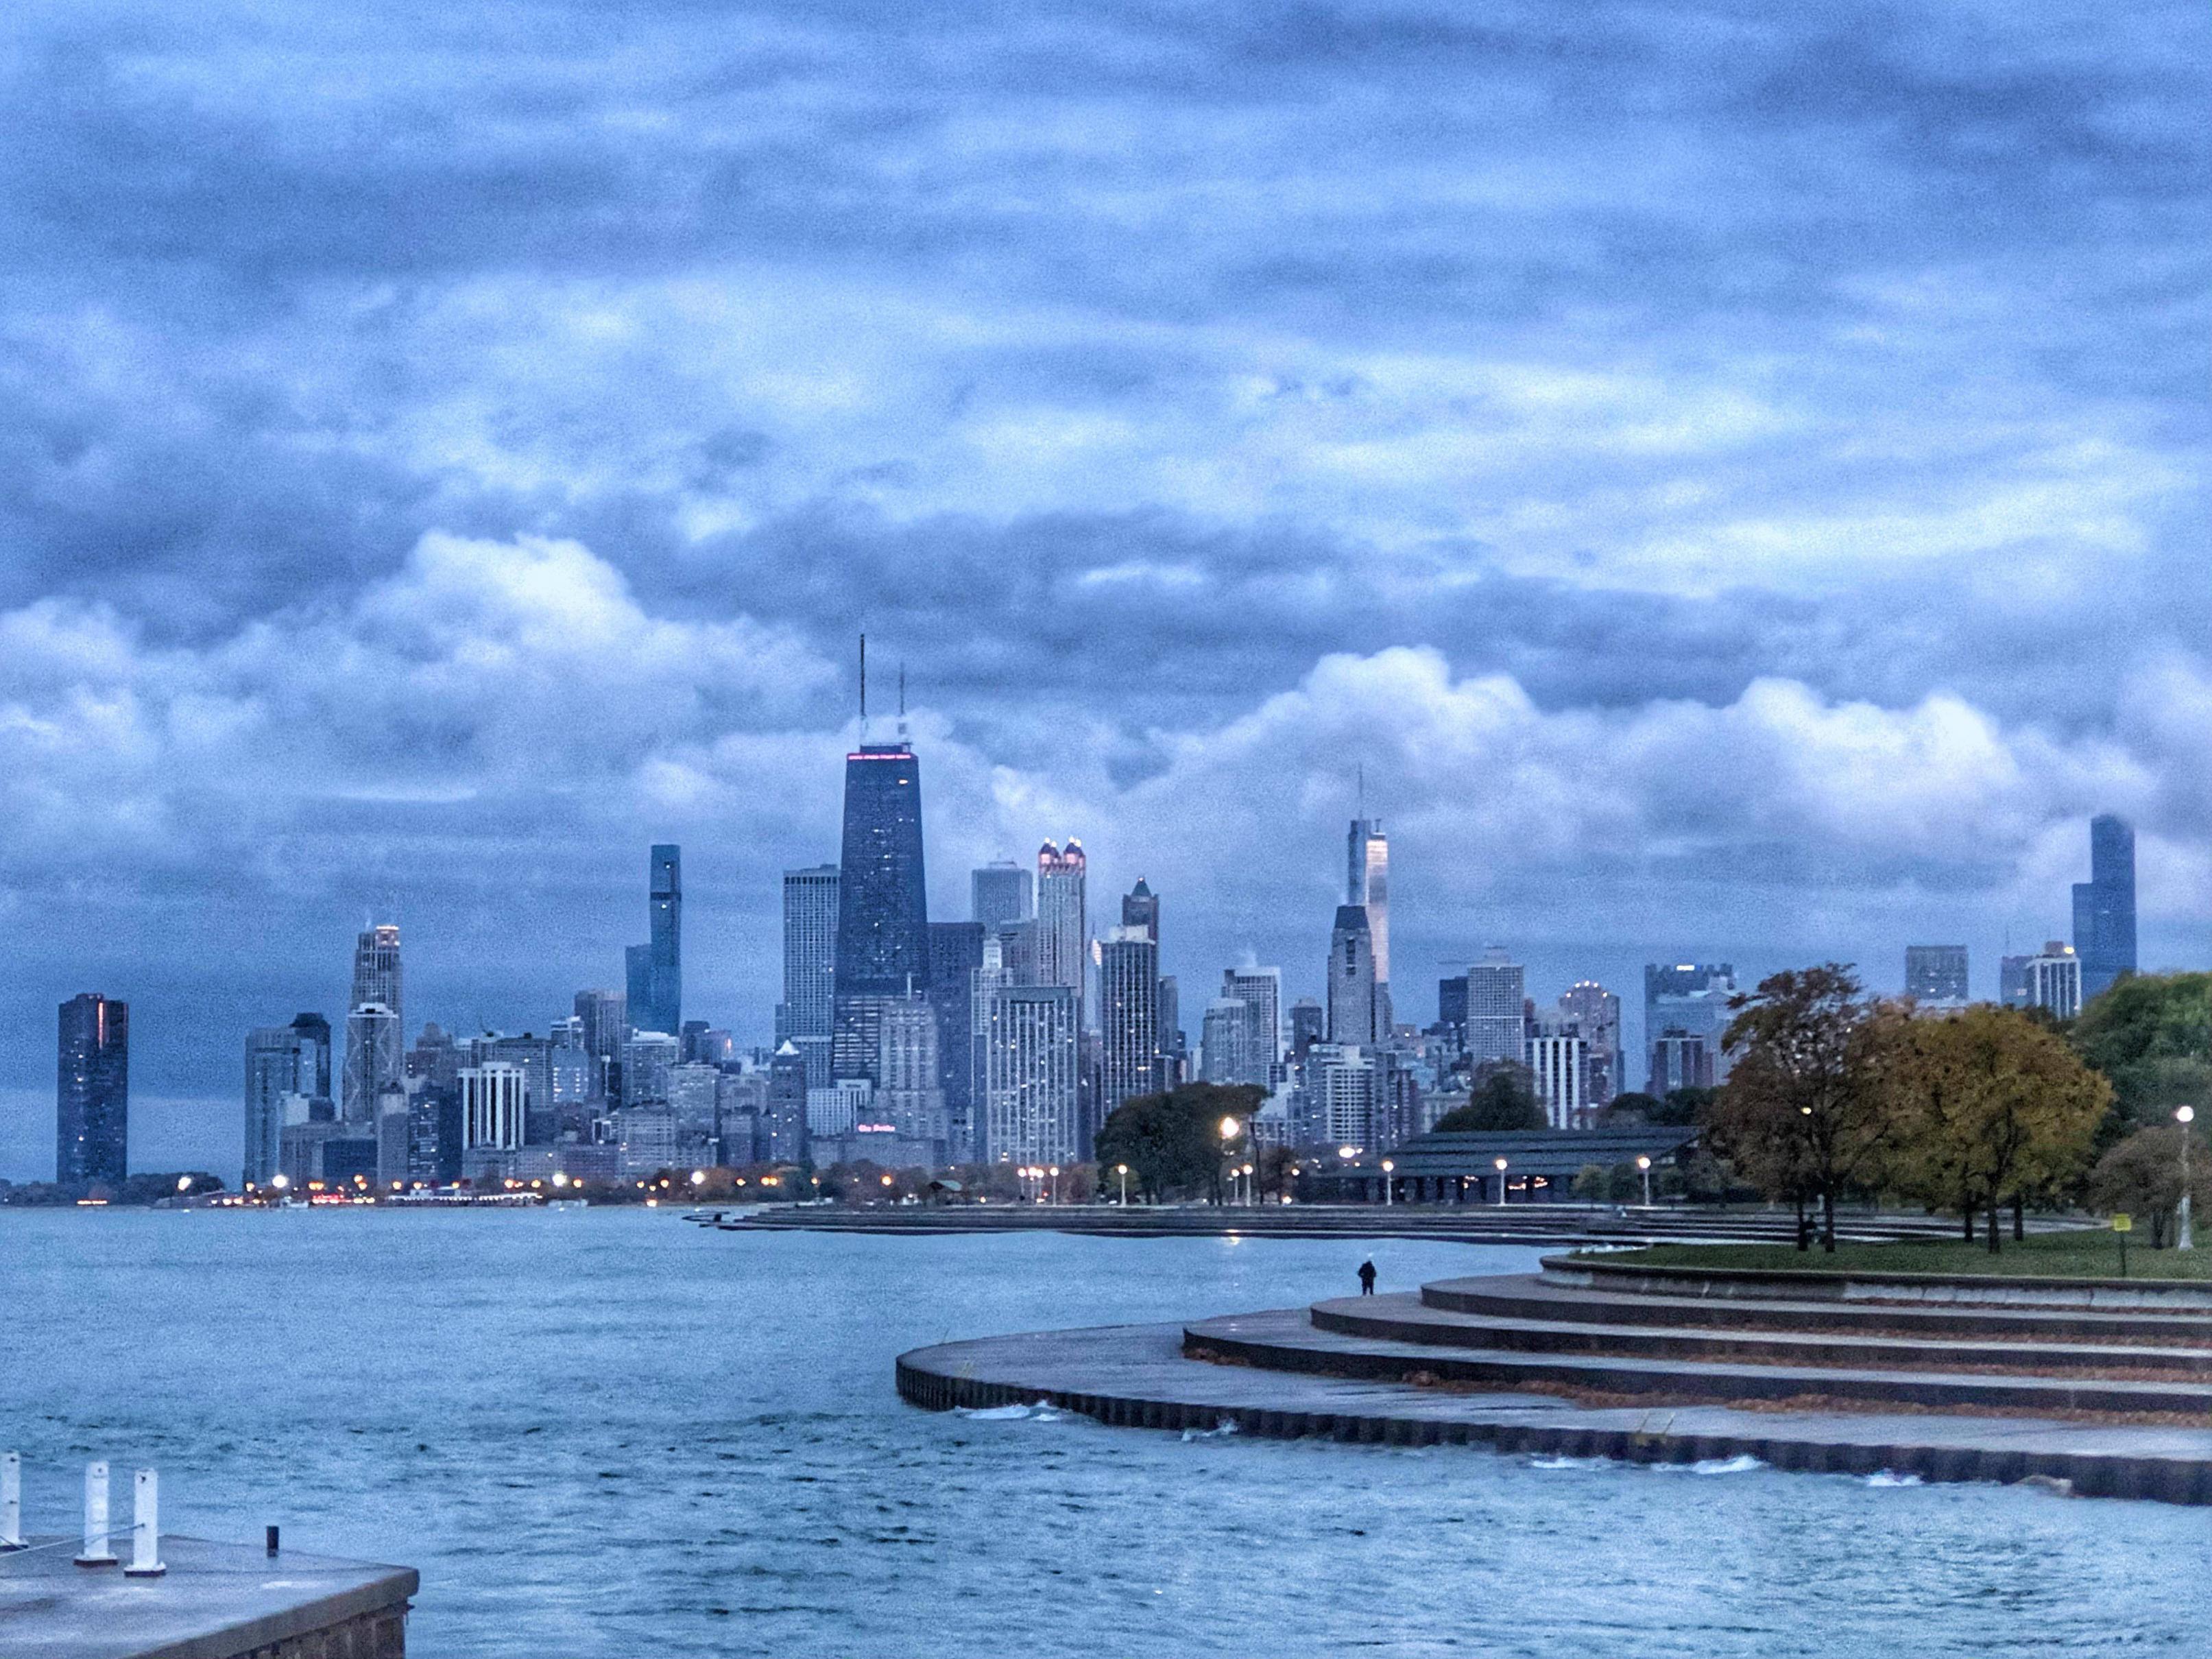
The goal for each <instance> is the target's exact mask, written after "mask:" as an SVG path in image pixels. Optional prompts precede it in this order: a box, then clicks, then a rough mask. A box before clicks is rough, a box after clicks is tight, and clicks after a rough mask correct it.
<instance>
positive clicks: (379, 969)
mask: <svg viewBox="0 0 2212 1659" xmlns="http://www.w3.org/2000/svg"><path fill="white" fill-rule="evenodd" d="M401 997H402V982H401V974H400V965H399V929H398V927H394V926H393V925H392V924H391V923H390V922H384V923H380V924H378V925H377V926H374V927H368V928H366V929H364V930H363V931H362V933H361V935H360V936H359V937H358V938H357V939H356V940H355V941H354V949H353V995H352V997H351V998H350V999H349V1000H348V1002H347V1004H346V1048H345V1069H344V1075H343V1077H342V1078H341V1079H340V1080H339V1088H338V1104H339V1111H340V1115H342V1116H343V1118H344V1119H345V1121H347V1122H349V1123H355V1124H364V1125H365V1124H373V1123H374V1121H375V1120H376V1102H377V1097H378V1096H379V1095H380V1094H381V1093H382V1092H383V1091H385V1090H386V1089H388V1088H391V1087H393V1086H395V1085H399V1084H401V1083H403V1082H404V1078H405V1072H406V1066H405V1051H404V1038H403V1037H402V1036H401V1035H400V1020H401V1015H402V1012H403V1011H404V1006H405V1005H404V1002H403V1001H402V1000H401ZM371 1008H374V1009H375V1010H377V1011H379V1012H378V1017H373V1018H356V1016H358V1015H360V1014H361V1013H362V1010H364V1009H371Z"/></svg>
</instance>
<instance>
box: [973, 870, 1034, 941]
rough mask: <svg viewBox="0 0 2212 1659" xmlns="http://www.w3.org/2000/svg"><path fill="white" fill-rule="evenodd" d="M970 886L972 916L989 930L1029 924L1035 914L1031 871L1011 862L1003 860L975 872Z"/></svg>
mask: <svg viewBox="0 0 2212 1659" xmlns="http://www.w3.org/2000/svg"><path fill="white" fill-rule="evenodd" d="M968 884H969V885H968V890H969V917H970V918H971V919H972V920H974V921H980V922H981V923H982V924H983V926H984V927H1001V926H1003V925H1005V924H1006V923H1007V922H1015V921H1030V920H1032V919H1033V918H1034V917H1035V916H1036V892H1035V890H1034V888H1033V887H1032V885H1031V878H1030V872H1028V871H1027V870H1024V868H1023V867H1022V866H1020V865H1018V864H1016V863H1014V862H1013V861H1012V860H1011V859H1000V860H997V861H995V862H994V863H990V864H987V865H985V866H983V867H982V868H981V869H980V870H976V871H974V872H971V873H970V874H969V878H968Z"/></svg>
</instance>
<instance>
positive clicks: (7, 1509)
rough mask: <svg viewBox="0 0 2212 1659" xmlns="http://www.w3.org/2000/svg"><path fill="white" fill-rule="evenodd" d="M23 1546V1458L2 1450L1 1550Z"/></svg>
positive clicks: (0, 1495)
mask: <svg viewBox="0 0 2212 1659" xmlns="http://www.w3.org/2000/svg"><path fill="white" fill-rule="evenodd" d="M22 1547H23V1458H22V1455H21V1453H20V1452H0V1550H19V1549H21V1548H22Z"/></svg>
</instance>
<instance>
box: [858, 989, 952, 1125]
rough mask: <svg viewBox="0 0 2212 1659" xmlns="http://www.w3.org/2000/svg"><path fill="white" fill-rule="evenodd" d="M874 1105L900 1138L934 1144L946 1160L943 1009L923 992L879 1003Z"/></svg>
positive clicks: (886, 999)
mask: <svg viewBox="0 0 2212 1659" xmlns="http://www.w3.org/2000/svg"><path fill="white" fill-rule="evenodd" d="M878 1006H879V1008H880V1013H879V1015H878V1024H877V1027H876V1041H877V1042H878V1045H879V1048H880V1052H879V1053H878V1055H877V1059H876V1067H875V1072H874V1077H875V1080H876V1083H875V1099H874V1107H875V1109H876V1112H877V1114H878V1121H887V1122H889V1123H890V1125H891V1126H892V1127H894V1128H896V1130H897V1131H898V1135H899V1139H902V1140H907V1141H913V1142H916V1143H921V1144H927V1145H928V1146H931V1147H933V1148H934V1149H935V1151H934V1152H933V1155H932V1157H933V1161H938V1160H941V1159H942V1158H944V1156H945V1152H944V1148H945V1142H946V1140H947V1139H949V1138H950V1137H949V1129H948V1125H947V1122H946V1114H945V1078H944V1073H943V1071H942V1069H941V1066H942V1061H941V1057H940V1054H939V1048H938V1031H939V1025H938V1011H937V1008H936V1006H934V1005H933V1004H932V1003H931V1001H930V1000H929V999H928V998H927V997H924V996H918V995H917V996H910V997H885V998H884V999H883V1000H882V1002H881V1003H880V1004H879V1005H878Z"/></svg>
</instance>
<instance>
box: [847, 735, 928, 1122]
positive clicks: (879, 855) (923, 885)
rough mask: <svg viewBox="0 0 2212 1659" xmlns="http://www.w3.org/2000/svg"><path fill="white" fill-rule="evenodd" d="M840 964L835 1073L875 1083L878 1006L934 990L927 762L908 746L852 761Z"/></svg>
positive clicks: (870, 750) (869, 752)
mask: <svg viewBox="0 0 2212 1659" xmlns="http://www.w3.org/2000/svg"><path fill="white" fill-rule="evenodd" d="M837 872H838V873H837V961H836V975H835V995H834V1006H833V1007H832V1011H831V1013H832V1025H833V1033H832V1040H831V1054H830V1070H831V1072H832V1073H833V1074H834V1075H835V1076H836V1077H839V1078H868V1079H873V1078H874V1077H875V1075H876V1069H877V1065H878V1058H879V1056H880V1054H881V1053H882V1021H881V1012H880V1006H879V1005H880V1003H881V1002H882V1000H883V999H884V998H887V997H900V998H903V997H909V996H915V995H920V994H926V993H927V990H928V988H929V899H928V891H927V878H926V876H925V872H924V870H923V866H922V848H921V762H920V761H919V760H917V759H916V758H915V752H914V749H913V746H912V745H911V744H908V743H907V742H906V741H905V740H904V739H901V740H899V741H898V742H896V743H888V744H870V743H863V744H860V747H859V748H857V749H855V750H853V751H852V752H851V753H850V754H848V755H847V756H846V757H845V827H844V837H843V842H842V848H841V852H840V856H839V859H838V865H837Z"/></svg>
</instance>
